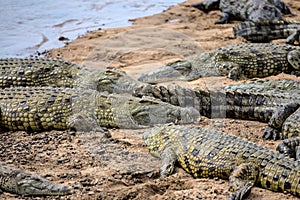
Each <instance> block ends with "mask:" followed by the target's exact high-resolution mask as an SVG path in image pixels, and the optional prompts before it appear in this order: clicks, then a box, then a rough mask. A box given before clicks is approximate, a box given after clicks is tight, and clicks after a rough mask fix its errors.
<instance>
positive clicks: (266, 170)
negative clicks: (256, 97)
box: [143, 124, 300, 200]
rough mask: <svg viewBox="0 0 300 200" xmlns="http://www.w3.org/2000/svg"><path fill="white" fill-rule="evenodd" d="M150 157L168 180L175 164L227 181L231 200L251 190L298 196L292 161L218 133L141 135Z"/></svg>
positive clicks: (297, 170)
mask: <svg viewBox="0 0 300 200" xmlns="http://www.w3.org/2000/svg"><path fill="white" fill-rule="evenodd" d="M143 138H144V141H145V143H146V144H147V146H148V148H149V151H150V153H151V154H152V155H154V156H156V157H159V158H160V159H161V165H160V174H161V175H162V176H169V175H170V174H172V172H173V171H174V167H175V162H178V163H179V164H180V166H181V167H182V168H183V169H184V170H185V171H187V172H188V173H190V174H191V175H193V176H194V177H195V178H200V177H219V178H222V179H229V182H230V187H229V189H230V191H231V192H233V193H232V194H231V195H230V199H231V200H238V199H243V198H245V197H246V196H247V194H248V193H249V192H250V190H251V188H252V187H253V186H259V187H262V188H266V189H269V190H272V191H278V192H283V191H284V192H288V193H291V194H293V195H296V196H300V185H299V181H300V166H299V163H298V162H297V161H295V160H294V159H291V158H288V157H286V156H285V155H284V154H281V153H279V152H277V151H272V150H269V149H268V148H266V147H263V146H259V145H257V144H254V143H252V142H249V141H247V140H244V139H242V138H239V137H236V136H233V135H229V134H226V133H224V132H220V131H217V130H208V129H203V128H202V129H201V128H197V129H196V128H189V127H184V126H175V125H170V124H168V125H163V126H161V127H155V128H153V129H152V130H150V131H149V132H146V133H144V135H143Z"/></svg>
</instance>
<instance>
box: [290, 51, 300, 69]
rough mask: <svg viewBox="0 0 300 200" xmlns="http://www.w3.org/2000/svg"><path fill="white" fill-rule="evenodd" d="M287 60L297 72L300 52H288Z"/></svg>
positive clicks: (299, 67)
mask: <svg viewBox="0 0 300 200" xmlns="http://www.w3.org/2000/svg"><path fill="white" fill-rule="evenodd" d="M287 60H288V62H289V63H290V64H291V65H292V67H293V68H294V69H295V70H296V71H299V69H300V51H298V50H292V51H289V52H288V54H287Z"/></svg>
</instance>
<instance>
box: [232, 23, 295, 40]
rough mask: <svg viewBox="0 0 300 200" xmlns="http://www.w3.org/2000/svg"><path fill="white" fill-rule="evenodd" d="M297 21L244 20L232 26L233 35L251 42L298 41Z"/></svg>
mask: <svg viewBox="0 0 300 200" xmlns="http://www.w3.org/2000/svg"><path fill="white" fill-rule="evenodd" d="M299 31H300V22H299V21H261V22H251V21H245V22H241V23H239V24H236V25H235V26H234V27H233V34H234V36H235V37H243V38H245V39H246V40H248V41H251V42H270V41H271V40H276V39H286V43H287V44H294V45H296V44H299V43H300V32H299Z"/></svg>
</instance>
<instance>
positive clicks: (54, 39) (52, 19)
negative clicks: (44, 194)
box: [0, 0, 183, 57]
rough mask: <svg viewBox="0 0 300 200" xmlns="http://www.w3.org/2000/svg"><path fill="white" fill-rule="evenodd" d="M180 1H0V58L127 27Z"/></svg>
mask: <svg viewBox="0 0 300 200" xmlns="http://www.w3.org/2000/svg"><path fill="white" fill-rule="evenodd" d="M180 2H183V0H165V1H164V0H128V1H121V0H106V1H105V0H101V1H99V0H72V1H70V0H69V1H67V0H63V1H51V0H50V1H49V0H38V1H36V0H22V1H20V0H0V47H1V50H0V57H24V56H29V55H33V54H35V53H37V52H42V51H44V50H47V49H51V48H56V47H61V46H63V45H64V43H65V42H66V41H67V40H64V41H60V40H59V38H62V37H64V38H67V39H69V40H74V39H75V38H76V37H78V36H80V35H82V34H84V33H86V32H87V31H91V30H97V29H103V28H112V27H119V26H127V25H130V24H131V23H130V22H129V21H128V20H129V19H133V18H137V17H142V16H147V15H152V14H155V13H159V12H161V11H163V10H165V9H167V8H168V7H169V6H171V5H175V4H178V3H180Z"/></svg>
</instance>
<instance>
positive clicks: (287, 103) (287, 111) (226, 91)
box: [133, 80, 300, 140]
mask: <svg viewBox="0 0 300 200" xmlns="http://www.w3.org/2000/svg"><path fill="white" fill-rule="evenodd" d="M299 87H300V82H297V81H293V80H258V81H253V82H250V83H247V84H241V85H230V86H227V87H225V88H223V89H217V90H207V89H200V88H193V89H192V88H184V87H181V86H179V85H175V86H173V85H171V86H153V85H147V86H146V87H142V88H136V90H135V91H134V93H133V95H134V96H137V97H142V96H151V97H154V98H158V99H161V100H162V101H164V102H168V103H170V104H172V105H176V106H180V107H190V108H195V109H196V110H197V111H198V112H199V113H200V115H202V116H205V117H208V118H235V119H243V120H255V121H260V122H264V123H268V126H267V128H266V129H265V131H264V133H263V138H265V139H274V140H277V139H287V138H290V137H298V135H299V133H300V126H299V123H298V122H299V117H300V109H299V105H300V90H299Z"/></svg>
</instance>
